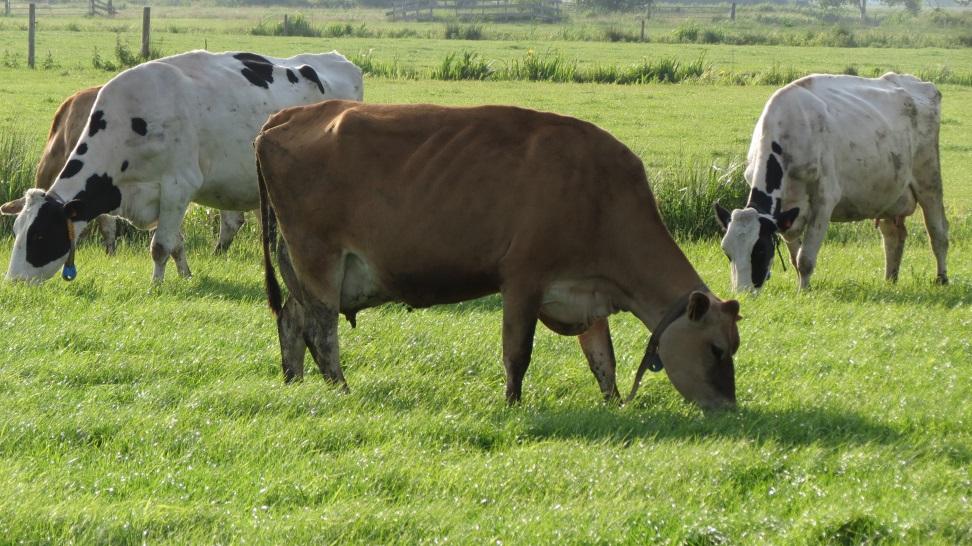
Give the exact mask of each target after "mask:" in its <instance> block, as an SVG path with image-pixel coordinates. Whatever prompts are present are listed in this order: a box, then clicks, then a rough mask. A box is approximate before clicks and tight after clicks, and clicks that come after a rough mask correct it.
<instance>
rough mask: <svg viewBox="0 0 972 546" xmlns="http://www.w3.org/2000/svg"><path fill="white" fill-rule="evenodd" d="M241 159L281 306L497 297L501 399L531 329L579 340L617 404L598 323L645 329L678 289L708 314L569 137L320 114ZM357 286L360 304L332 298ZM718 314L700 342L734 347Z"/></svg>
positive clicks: (571, 131) (608, 174)
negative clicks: (273, 241) (271, 224)
mask: <svg viewBox="0 0 972 546" xmlns="http://www.w3.org/2000/svg"><path fill="white" fill-rule="evenodd" d="M256 150H257V159H258V163H259V170H260V173H261V177H262V180H263V181H262V182H261V183H262V184H265V186H266V191H267V192H268V193H269V201H270V204H272V210H273V211H275V213H276V216H277V218H278V220H279V228H280V231H281V233H282V235H283V237H284V240H285V241H286V246H287V249H288V250H289V255H290V259H291V260H292V262H293V267H294V270H295V272H296V276H297V278H299V284H300V285H301V286H299V287H293V286H290V289H291V292H292V293H296V294H298V297H302V298H305V299H306V300H308V301H306V302H305V304H309V305H307V307H308V308H310V307H313V306H314V305H315V304H319V305H320V306H321V307H320V308H321V309H326V310H328V312H329V313H330V312H336V311H338V310H340V311H342V312H345V313H347V314H349V316H351V317H353V313H354V312H356V311H357V310H359V309H361V308H365V307H370V306H373V305H376V304H378V303H381V302H384V301H401V302H405V303H407V304H409V305H411V306H414V307H423V306H429V305H434V304H441V303H451V302H457V301H462V300H466V299H470V298H475V297H478V296H482V295H486V294H491V293H495V292H501V293H502V295H503V307H504V363H505V364H506V367H507V376H508V384H507V397H508V399H510V400H511V401H514V400H515V399H518V398H519V380H520V379H522V373H523V372H525V369H526V363H528V361H529V352H530V349H529V345H530V344H531V343H532V335H533V330H532V328H533V326H532V325H533V324H535V322H536V320H537V318H540V319H541V320H543V321H544V323H545V324H547V325H548V326H549V327H551V329H553V330H555V331H557V332H559V333H562V334H571V335H577V334H582V333H584V332H588V335H587V336H586V337H585V336H582V337H581V343H582V346H583V347H584V349H585V352H587V353H589V354H588V359H589V363H590V364H591V367H592V371H594V373H595V376H597V377H598V380H599V381H602V376H610V377H609V379H608V378H605V379H604V380H603V381H604V382H602V384H601V387H602V391H603V392H604V393H605V394H606V395H609V394H615V395H616V392H617V391H616V389H615V388H614V385H613V381H614V375H613V366H614V362H613V360H614V356H613V352H612V351H610V347H611V342H610V336H609V334H608V332H607V328H606V323H604V324H602V323H601V322H599V321H601V319H603V318H604V317H606V316H607V315H609V314H611V313H613V312H616V311H619V310H628V311H631V312H633V313H634V314H635V315H636V316H638V317H639V318H640V319H641V320H642V321H643V322H644V323H645V324H646V325H647V326H648V327H649V328H652V329H654V328H655V327H656V326H657V325H658V323H659V322H660V321H661V319H662V316H663V315H664V314H665V312H666V310H667V309H668V307H669V306H671V305H673V304H674V303H675V302H676V301H677V300H679V298H682V297H685V296H686V295H687V294H689V293H690V292H692V291H693V290H702V291H704V293H705V294H706V295H707V297H710V298H712V302H713V304H714V305H717V304H721V302H720V301H719V300H718V299H716V298H714V297H713V296H711V295H708V293H707V290H706V289H705V285H704V283H703V282H702V280H701V279H700V278H699V276H698V275H697V273H696V272H695V270H694V268H693V267H692V265H691V264H690V263H689V262H688V260H687V259H686V258H685V256H684V254H683V253H682V251H681V250H680V249H679V248H678V246H677V245H676V244H675V242H674V240H673V239H672V237H671V235H670V234H669V232H668V230H667V229H666V227H665V225H664V224H663V223H662V220H661V217H660V215H659V213H658V209H657V207H656V205H655V201H654V197H653V195H652V193H651V189H650V187H649V184H648V180H647V178H646V176H645V172H644V167H643V165H642V163H641V161H640V160H639V159H638V157H637V156H635V155H634V154H633V153H632V152H631V151H630V150H629V149H628V148H627V147H626V146H624V145H623V144H622V143H621V142H619V141H618V140H617V139H615V138H614V137H612V136H611V135H610V134H608V133H606V132H605V131H603V130H601V129H599V128H598V127H596V126H594V125H592V124H590V123H587V122H584V121H580V120H577V119H574V118H570V117H565V116H560V115H556V114H550V113H543V112H536V111H532V110H526V109H521V108H514V107H504V106H483V107H473V108H447V107H439V106H432V105H377V104H361V103H354V102H349V101H327V102H324V103H319V104H316V105H310V106H304V107H296V108H290V109H287V110H284V111H282V112H280V113H278V114H276V115H274V116H272V117H271V118H270V120H269V121H268V122H267V124H266V125H265V126H264V128H263V131H262V132H261V134H260V135H259V136H258V137H257V140H256ZM266 212H267V211H265V213H266ZM352 262H353V263H352ZM361 264H364V268H362V266H361ZM363 269H366V270H367V271H368V274H367V275H364V276H362V275H361V274H360V273H361V271H362V270H363ZM268 271H269V269H268ZM352 276H354V277H355V278H352ZM361 278H365V279H366V282H364V284H365V285H367V289H364V290H362V292H363V293H362V294H357V293H352V294H348V290H349V289H348V286H349V285H352V284H354V285H355V286H359V287H360V286H361V280H360V279H361ZM274 282H275V281H274ZM289 284H290V283H288V285H289ZM295 289H296V290H295ZM356 296H357V297H356ZM278 307H279V306H278ZM713 315H715V314H713ZM721 315H722V314H721V313H720V314H719V317H716V318H717V319H718V321H716V319H713V321H716V322H719V321H721V322H719V323H718V324H715V326H714V328H716V329H719V328H721V329H723V330H725V328H728V327H727V326H726V327H724V326H725V325H724V324H723V323H725V324H731V334H733V335H736V330H735V323H734V317H730V316H729V315H728V314H727V315H726V317H725V318H720V317H721ZM683 320H688V319H687V318H684V319H683ZM693 320H695V319H693ZM592 326H597V328H595V329H593V330H590V329H591V328H592ZM327 327H328V328H330V325H328V326H327ZM590 332H602V333H599V334H598V335H597V336H593V334H591V333H590ZM713 335H716V334H713ZM720 339H721V338H720ZM527 340H529V342H530V343H527ZM720 343H723V342H722V341H720ZM662 344H663V345H664V341H663V342H662ZM723 345H726V346H728V345H729V343H728V342H724V343H723ZM734 349H735V348H734V347H733V348H732V350H733V352H734ZM706 350H708V349H706ZM335 351H336V349H335ZM606 360H610V370H609V373H602V374H600V375H599V371H598V370H600V369H603V368H604V362H605V361H606ZM319 364H320V362H319ZM284 365H285V372H286V369H287V363H286V362H285V363H284ZM595 367H597V369H595ZM322 369H323V368H322ZM511 369H512V370H513V371H511ZM517 375H518V376H519V377H517ZM511 377H512V379H511ZM511 382H512V383H514V385H513V386H512V387H511V385H510V383H511ZM511 388H512V392H511ZM680 390H682V389H680Z"/></svg>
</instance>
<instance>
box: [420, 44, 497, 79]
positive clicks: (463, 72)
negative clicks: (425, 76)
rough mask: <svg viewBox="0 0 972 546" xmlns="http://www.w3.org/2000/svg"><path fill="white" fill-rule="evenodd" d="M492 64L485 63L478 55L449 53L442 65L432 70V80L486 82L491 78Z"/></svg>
mask: <svg viewBox="0 0 972 546" xmlns="http://www.w3.org/2000/svg"><path fill="white" fill-rule="evenodd" d="M493 72H495V70H493V63H492V62H491V61H486V60H484V59H483V58H481V57H480V56H479V54H478V53H475V52H472V51H463V52H461V53H455V52H453V53H450V54H448V55H446V58H445V59H443V60H442V64H440V65H439V66H438V67H435V68H433V69H432V72H431V74H430V76H431V78H432V79H433V80H488V79H489V78H490V77H492V75H493Z"/></svg>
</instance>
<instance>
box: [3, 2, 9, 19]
mask: <svg viewBox="0 0 972 546" xmlns="http://www.w3.org/2000/svg"><path fill="white" fill-rule="evenodd" d="M3 14H4V16H6V17H10V0H3Z"/></svg>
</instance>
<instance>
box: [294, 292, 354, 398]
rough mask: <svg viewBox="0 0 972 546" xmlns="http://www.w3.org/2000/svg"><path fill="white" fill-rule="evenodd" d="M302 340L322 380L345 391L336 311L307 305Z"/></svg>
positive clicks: (345, 385)
mask: <svg viewBox="0 0 972 546" xmlns="http://www.w3.org/2000/svg"><path fill="white" fill-rule="evenodd" d="M304 340H305V341H306V342H307V348H309V349H310V352H311V356H313V357H314V362H316V363H317V367H318V368H319V369H320V370H321V373H322V374H324V378H325V379H327V380H328V381H330V382H332V383H335V384H336V385H338V386H339V387H341V390H343V391H347V390H348V383H347V381H345V379H344V372H343V371H342V370H341V355H340V351H339V350H338V312H337V309H336V308H332V307H331V306H329V305H325V304H322V303H319V302H314V303H309V304H308V305H307V309H306V311H305V313H304Z"/></svg>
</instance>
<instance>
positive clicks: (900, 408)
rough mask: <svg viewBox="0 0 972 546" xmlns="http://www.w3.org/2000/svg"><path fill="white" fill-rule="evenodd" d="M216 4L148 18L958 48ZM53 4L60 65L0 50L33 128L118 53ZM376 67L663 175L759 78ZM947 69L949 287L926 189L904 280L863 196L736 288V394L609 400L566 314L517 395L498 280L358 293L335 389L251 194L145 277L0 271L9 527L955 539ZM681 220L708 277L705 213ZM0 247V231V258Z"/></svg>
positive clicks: (965, 295)
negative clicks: (603, 132)
mask: <svg viewBox="0 0 972 546" xmlns="http://www.w3.org/2000/svg"><path fill="white" fill-rule="evenodd" d="M163 13H164V10H163ZM183 13H184V12H178V13H175V15H177V16H179V17H185V16H184V15H183ZM219 13H223V14H224V15H226V12H225V11H223V12H219V11H218V10H213V11H206V12H205V13H204V14H203V15H201V16H200V17H199V18H198V19H197V20H189V19H185V18H180V19H178V21H181V22H179V23H176V22H167V23H166V24H160V25H159V27H161V28H166V27H168V26H169V25H172V27H173V28H180V25H183V26H185V27H186V28H185V29H182V28H180V30H179V31H178V32H171V33H170V32H163V33H160V34H163V35H164V38H162V40H161V44H160V46H161V47H162V49H163V50H164V51H165V52H166V53H174V52H176V51H180V50H181V49H186V48H191V47H201V46H202V45H203V44H204V43H206V42H207V41H208V45H209V48H210V49H211V50H220V49H256V50H257V51H260V52H264V53H268V54H276V55H290V54H293V53H296V52H298V51H301V50H303V49H305V48H306V49H310V50H322V49H332V48H337V49H340V50H342V51H345V52H348V51H354V50H358V49H364V50H367V49H371V48H374V49H375V50H376V52H377V53H376V54H378V55H380V56H381V58H384V59H387V60H391V59H394V58H399V59H401V60H402V61H403V62H404V61H407V62H408V63H410V64H414V65H416V66H432V65H433V64H434V63H436V62H438V61H439V60H441V58H442V57H443V56H444V55H445V54H447V53H449V52H452V51H457V50H459V49H461V48H467V49H472V50H475V51H478V52H481V53H482V54H483V55H487V56H496V58H510V57H512V56H520V55H522V54H523V53H524V52H525V51H527V50H529V49H530V48H534V49H538V50H543V49H546V48H548V47H554V48H563V51H565V52H569V53H568V54H569V55H570V56H573V57H576V58H577V59H578V60H579V62H582V63H589V64H594V63H607V62H618V63H628V62H638V61H639V60H640V59H641V58H642V57H644V56H650V57H654V56H658V55H676V56H679V57H680V58H684V59H694V58H696V57H697V56H698V54H699V52H700V51H701V50H702V49H704V50H705V51H706V58H707V59H709V60H712V61H713V62H718V63H720V64H723V63H727V62H731V63H739V65H740V66H746V67H752V68H762V67H766V66H772V65H773V64H774V63H781V64H784V65H791V66H794V67H798V68H800V69H806V68H808V67H809V68H812V69H821V70H835V71H839V70H842V69H843V68H844V67H845V66H846V65H848V64H857V65H858V66H864V65H865V64H867V63H874V65H876V66H888V67H890V66H899V67H902V68H904V69H909V67H916V68H921V67H923V66H925V64H926V63H942V64H949V65H950V66H955V67H961V66H963V65H962V63H965V64H964V66H965V67H966V69H968V68H967V67H969V66H972V58H970V57H969V51H972V50H970V49H948V50H945V49H932V48H925V49H914V50H904V49H881V50H878V49H874V50H872V49H861V48H859V49H836V48H814V47H762V46H746V47H741V46H732V47H730V46H705V47H703V46H692V45H679V46H676V45H669V44H610V43H606V42H571V43H569V44H568V43H567V42H552V41H551V40H549V39H546V38H543V39H538V40H536V41H531V40H525V39H508V40H495V41H475V42H468V43H462V44H457V42H456V41H454V40H443V39H438V38H436V39H430V38H421V39H420V38H408V39H388V38H382V39H380V40H369V39H364V38H342V39H304V38H301V39H296V38H271V37H255V36H250V35H246V34H239V32H242V31H243V30H244V29H245V28H248V26H247V25H251V24H252V22H253V20H254V19H255V18H254V15H253V13H254V12H253V11H252V10H251V11H247V10H242V11H241V13H240V14H237V15H236V19H233V20H227V18H226V17H224V18H223V19H216V18H215V16H214V15H213V14H216V15H218V14H219ZM275 13H279V12H275ZM210 16H212V17H213V18H210ZM369 17H373V14H372V15H369ZM73 20H74V19H65V20H64V21H58V22H56V26H57V27H58V28H56V29H52V30H49V31H47V32H48V33H47V34H44V31H45V27H43V26H42V27H41V30H42V34H41V40H42V43H46V44H50V47H51V56H52V58H53V59H54V60H55V61H56V62H57V63H58V64H60V67H58V68H53V69H50V70H43V69H39V70H35V71H30V70H28V69H26V68H24V67H23V65H22V64H23V63H22V60H21V65H20V66H19V67H0V97H2V100H0V131H11V130H12V129H13V128H16V130H17V131H20V132H22V133H23V134H26V135H30V136H31V137H32V138H35V139H36V141H37V143H38V147H39V146H40V142H41V141H42V139H43V137H44V135H45V133H46V131H47V127H48V125H49V123H50V118H51V115H52V114H53V111H54V109H55V108H56V107H57V104H58V103H59V102H60V101H61V100H62V99H63V98H64V97H65V96H67V95H69V94H70V93H71V92H73V91H74V90H76V89H78V88H81V87H84V86H87V85H94V84H99V83H103V81H105V80H106V79H107V78H108V77H110V76H111V74H110V73H107V72H105V71H102V70H96V69H94V68H92V67H91V62H90V61H91V56H92V54H93V51H94V47H97V48H98V50H99V51H100V52H102V54H105V55H111V53H112V51H113V48H114V45H115V34H114V33H113V32H111V31H110V30H109V29H102V30H100V31H98V32H90V33H89V32H75V31H71V30H68V29H67V27H68V25H69V24H70V22H71V21H73ZM78 20H79V21H80V22H81V24H85V25H92V26H95V25H100V24H101V23H100V22H98V21H95V20H88V19H78ZM174 20H175V19H174ZM366 20H367V22H368V24H369V25H375V26H379V25H380V24H381V23H380V22H376V21H374V20H373V19H366ZM241 21H242V22H241ZM116 24H128V23H125V22H124V21H122V22H119V23H116ZM53 26H55V25H54V24H52V27H53ZM133 28H134V27H133ZM503 28H505V27H503ZM510 28H511V30H510V32H511V33H512V32H513V31H516V32H524V33H525V32H527V30H524V29H525V28H526V27H524V26H511V27H510ZM200 29H202V31H200ZM207 29H210V30H212V33H211V34H208V31H207ZM234 29H239V30H238V31H236V32H235V33H234ZM125 33H127V34H125ZM125 33H123V34H122V39H123V40H130V41H131V43H132V44H134V34H133V33H132V32H131V31H129V30H126V31H125ZM23 38H24V32H22V31H19V30H15V29H14V27H13V26H12V24H10V23H9V22H8V21H6V20H0V51H3V50H5V49H8V50H11V51H18V52H19V51H21V45H22V42H23ZM43 40H46V42H45V41H43ZM47 47H48V46H47V45H42V46H40V47H39V51H40V55H39V59H41V60H42V59H43V58H44V55H45V54H46V51H47ZM727 60H728V61H727ZM365 85H366V99H367V100H369V101H376V102H438V103H445V104H476V103H484V102H489V103H508V104H518V105H523V106H529V107H535V108H541V109H547V110H554V111H558V112H562V113H566V114H571V115H575V116H578V117H581V118H584V119H587V120H590V121H593V122H595V123H597V124H599V125H601V126H603V127H604V128H606V129H608V130H609V131H611V132H612V133H614V134H615V135H617V136H618V137H619V138H620V139H621V140H623V141H624V142H625V143H627V144H628V145H629V146H630V147H631V148H632V149H633V150H634V151H635V152H636V153H638V154H639V155H640V156H641V157H642V158H643V159H644V160H645V163H646V165H647V166H648V169H649V171H650V172H651V173H652V175H653V184H655V185H656V187H658V186H657V185H663V184H668V183H673V182H672V181H671V180H667V179H666V175H665V174H664V173H672V172H680V171H684V170H685V169H687V168H690V167H692V166H693V165H698V164H703V165H705V164H708V163H710V162H716V163H717V164H719V165H726V164H728V163H731V162H732V161H738V160H740V159H741V158H742V157H743V156H744V154H745V152H746V149H747V147H748V142H749V138H750V134H751V131H752V126H753V124H754V123H755V120H756V118H757V116H758V115H759V112H760V110H761V108H762V106H763V104H764V102H765V100H766V99H767V98H768V96H769V95H770V94H771V93H772V91H773V89H774V88H773V87H767V86H745V87H742V86H728V85H702V84H690V83H687V84H678V85H665V84H650V85H632V86H616V85H594V84H584V85H580V84H555V83H531V82H446V81H432V80H427V79H421V80H415V81H409V80H395V79H384V78H368V79H367V80H366V84H365ZM941 89H942V92H943V94H944V106H943V108H944V112H943V125H942V137H941V147H942V163H943V169H944V176H945V181H946V182H945V183H946V190H945V191H946V202H947V204H948V206H949V215H950V220H951V221H952V228H953V229H952V248H951V253H950V260H949V273H950V277H951V278H952V281H953V282H952V284H951V285H949V286H947V287H937V286H934V285H933V284H932V282H931V281H932V279H933V277H934V262H933V259H932V256H931V252H930V250H929V248H928V244H927V242H926V239H925V234H924V230H923V228H922V227H921V225H920V224H921V223H920V219H918V218H913V219H912V221H911V222H910V223H909V227H910V228H911V229H910V231H911V238H910V240H909V244H908V247H907V249H906V251H905V258H904V263H903V267H902V273H901V280H900V282H899V283H898V284H897V285H888V284H886V283H885V282H884V281H883V280H881V278H882V272H883V256H882V251H881V243H880V237H879V235H878V233H877V231H876V230H874V229H872V228H870V227H869V226H865V225H864V224H858V225H856V226H853V227H844V226H842V227H838V228H837V229H834V230H833V234H832V237H831V240H830V241H828V242H827V243H825V244H824V247H823V249H822V252H821V256H820V261H819V266H818V271H817V272H816V273H815V275H814V281H813V282H814V288H813V289H812V290H811V291H809V292H805V293H796V291H795V275H794V272H793V271H792V269H790V270H788V271H786V272H784V271H782V270H781V269H780V267H779V263H776V264H774V275H773V278H772V279H771V281H770V282H769V283H768V285H767V288H766V289H765V290H764V291H763V292H761V293H760V294H759V295H758V296H744V297H742V300H741V301H742V314H743V315H744V316H745V317H746V318H745V320H744V321H742V322H741V323H740V333H741V336H742V345H741V348H740V352H739V353H738V355H737V359H736V369H737V390H738V393H739V402H740V410H739V411H737V412H735V413H732V414H725V415H719V416H715V417H708V418H706V417H703V415H702V413H701V412H700V411H698V410H697V409H695V408H693V407H691V406H688V405H686V404H685V403H684V402H682V401H681V399H680V398H679V396H678V395H677V393H676V392H675V391H674V389H673V388H672V387H671V385H670V384H669V382H668V381H667V379H666V378H664V377H663V374H662V375H652V376H650V377H648V378H646V381H645V382H644V384H643V386H642V389H641V391H640V393H639V396H638V398H637V400H636V401H635V402H634V403H632V404H630V405H628V406H625V407H615V406H611V405H604V404H603V403H602V402H601V401H600V397H599V395H598V389H597V386H596V382H595V381H594V378H593V377H592V376H591V374H590V372H589V371H588V370H587V366H586V364H585V362H584V358H583V356H582V354H581V351H580V349H579V347H578V345H577V342H576V341H574V340H571V339H566V338H563V337H559V336H556V335H554V334H552V333H550V332H549V331H546V330H544V329H543V328H540V329H538V336H537V340H536V342H535V349H534V359H533V364H532V366H531V369H530V371H529V372H528V374H527V378H526V381H525V387H524V403H523V404H522V405H521V406H519V407H515V408H507V407H506V405H505V404H504V402H503V396H502V394H503V384H504V376H503V371H502V366H501V363H500V331H501V325H500V320H501V317H500V311H499V309H500V302H499V300H498V299H497V298H495V297H494V298H486V299H482V300H477V301H473V302H467V303H464V304H460V305H454V306H443V307H438V308H434V309H428V310H416V311H413V312H408V311H406V310H405V309H404V308H402V307H399V306H384V307H381V308H378V309H373V310H368V311H365V312H363V313H361V314H360V315H359V317H358V319H359V320H358V327H357V328H356V329H351V328H350V327H349V326H348V325H347V324H344V323H342V324H341V327H340V328H341V329H340V338H341V348H342V352H343V359H342V364H343V366H344V368H345V372H346V375H347V377H348V380H349V383H350V387H351V393H350V394H347V395H344V394H340V393H338V392H336V391H335V390H334V389H332V388H330V387H329V386H327V385H326V384H325V383H324V381H323V379H321V377H320V376H319V374H317V373H313V374H309V377H308V379H307V380H305V381H304V382H303V383H301V384H298V385H289V386H285V385H283V383H282V378H281V373H280V369H279V353H278V348H277V341H276V333H275V328H274V325H273V320H272V318H271V316H270V314H269V311H268V310H267V307H266V303H265V297H264V292H263V288H262V272H261V268H260V259H259V256H258V245H257V237H256V228H255V227H254V226H253V225H252V222H251V223H250V224H248V225H247V226H246V227H245V228H244V230H243V232H242V234H241V236H240V238H238V240H237V242H236V243H235V246H234V248H233V249H231V251H230V253H229V255H228V256H225V257H218V258H217V257H212V256H210V254H209V248H210V246H211V245H212V243H213V236H212V234H211V233H210V232H209V231H210V225H209V224H207V222H205V221H203V218H204V216H203V215H202V212H201V211H200V210H199V209H195V210H193V211H191V213H190V214H191V218H190V221H189V225H188V229H187V235H188V247H189V260H190V265H191V266H192V268H193V271H194V273H195V276H194V277H193V278H192V279H190V280H182V279H179V278H177V276H176V275H175V273H174V271H173V269H172V268H171V267H170V271H169V278H168V280H167V281H166V282H165V283H164V284H163V285H162V286H160V287H157V288H155V289H151V290H150V289H149V278H150V273H151V259H150V257H149V255H148V251H147V249H146V247H147V242H146V238H145V237H144V236H141V237H136V238H134V239H129V240H126V241H123V242H122V245H121V248H120V249H119V253H118V255H117V256H115V257H113V258H108V257H106V256H104V255H103V253H102V251H101V250H100V249H99V248H98V246H97V244H96V241H93V240H92V241H87V242H85V243H84V244H82V246H81V248H80V250H79V252H78V257H77V263H78V267H79V278H78V279H77V280H76V281H74V282H73V283H65V282H62V281H60V280H56V281H50V282H48V283H46V284H44V285H42V286H39V287H38V286H23V285H14V284H9V283H0V308H2V309H3V310H4V312H3V313H2V314H0V393H2V395H3V399H4V409H3V411H2V412H0V493H2V495H0V543H19V542H24V543H41V544H62V543H68V542H71V541H73V542H76V543H112V544H140V543H150V544H154V543H173V544H184V543H221V544H222V543H241V542H249V543H267V544H280V543H322V544H344V543H368V544H377V543H392V542H398V543H408V544H412V543H438V544H441V543H460V544H465V543H487V542H488V543H491V544H497V543H503V544H537V543H564V544H593V543H598V544H601V543H603V544H614V543H627V544H643V543H668V544H693V545H720V544H807V545H809V544H878V543H880V544H922V545H924V544H962V543H970V542H972V506H970V499H972V470H970V469H972V427H970V417H972V371H970V368H969V366H970V364H972V335H970V334H972V260H969V258H968V256H969V252H970V251H972V174H970V173H972V153H970V152H972V131H970V130H969V127H970V126H972V87H965V86H952V85H949V86H942V87H941ZM682 245H683V248H684V250H685V252H686V254H687V255H688V256H689V257H690V259H691V260H692V262H693V263H694V264H695V265H696V267H697V268H698V270H699V271H700V272H701V274H702V276H703V278H704V279H705V280H706V281H707V282H708V283H709V285H710V287H711V288H712V289H713V290H714V291H715V292H716V293H717V294H719V295H722V296H728V267H727V264H726V262H725V258H724V257H723V255H722V252H721V249H720V248H719V246H718V243H717V241H715V240H712V239H706V240H700V241H688V240H684V241H682ZM10 246H11V240H10V238H9V236H8V235H7V234H5V233H4V234H0V264H6V263H7V261H8V259H9V253H10ZM611 325H612V329H613V330H614V341H615V346H616V350H617V354H618V357H619V387H620V389H621V390H622V391H623V392H626V390H627V389H629V388H630V385H631V381H632V378H633V375H634V370H635V367H636V366H637V363H638V362H639V359H640V356H641V355H642V354H643V351H644V345H645V343H646V341H647V337H648V333H647V332H646V331H645V330H644V329H643V328H641V327H640V326H638V324H637V323H636V321H635V320H634V319H633V317H631V316H627V315H618V316H616V317H613V318H612V321H611ZM307 364H308V369H309V370H310V369H311V368H313V364H312V363H311V362H310V360H309V359H308V363H307Z"/></svg>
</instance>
